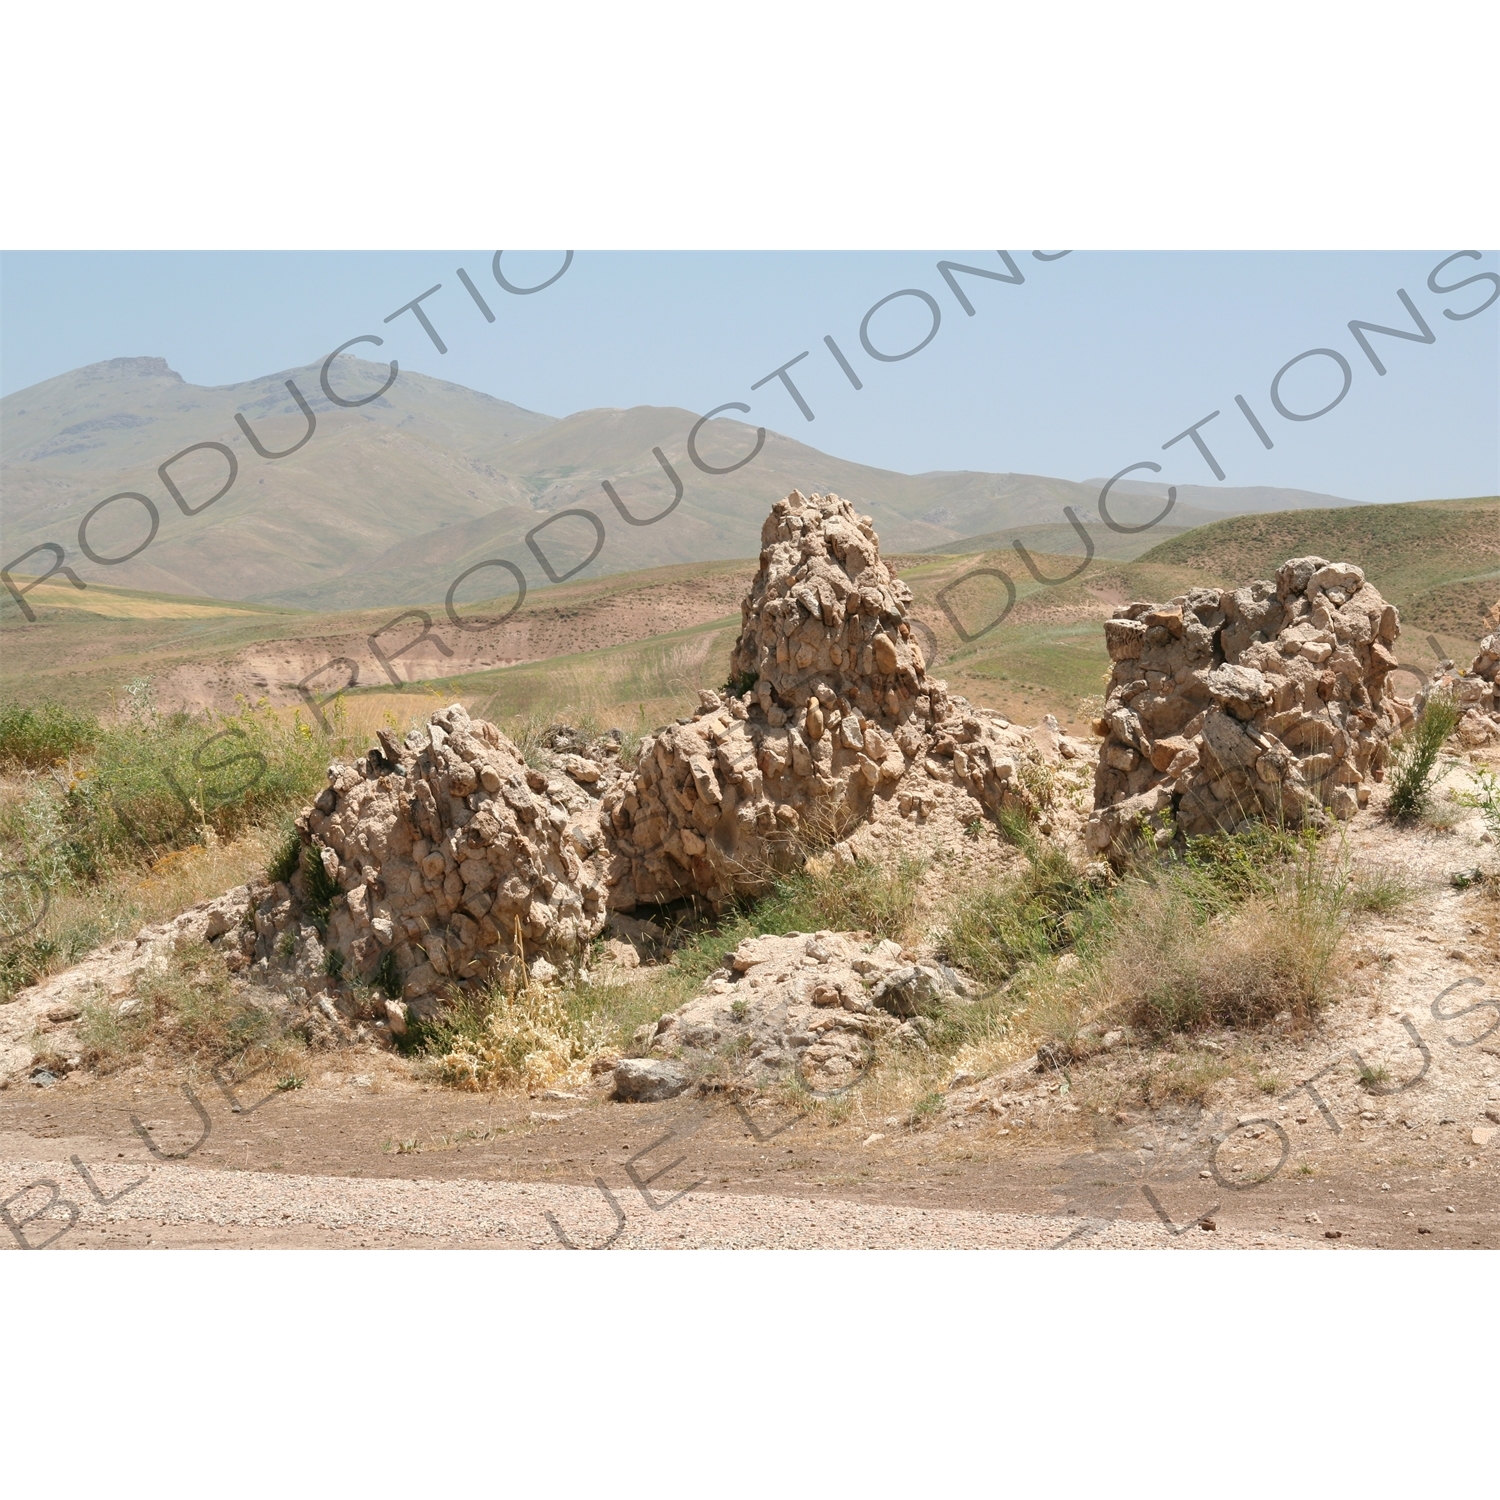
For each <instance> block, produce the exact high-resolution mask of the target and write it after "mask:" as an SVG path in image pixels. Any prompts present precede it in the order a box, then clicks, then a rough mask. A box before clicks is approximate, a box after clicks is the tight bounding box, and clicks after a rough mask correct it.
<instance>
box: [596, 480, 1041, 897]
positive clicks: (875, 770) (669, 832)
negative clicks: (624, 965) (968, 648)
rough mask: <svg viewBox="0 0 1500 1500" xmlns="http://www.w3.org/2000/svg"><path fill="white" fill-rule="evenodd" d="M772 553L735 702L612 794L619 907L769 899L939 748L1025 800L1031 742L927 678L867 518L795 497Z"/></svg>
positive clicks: (746, 631) (663, 735)
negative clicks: (778, 875)
mask: <svg viewBox="0 0 1500 1500" xmlns="http://www.w3.org/2000/svg"><path fill="white" fill-rule="evenodd" d="M761 544H762V546H761V554H760V567H759V570H758V571H757V573H756V576H755V579H754V582H753V583H752V585H751V588H750V591H749V592H748V594H747V595H746V596H745V600H744V604H743V606H742V613H743V625H742V629H741V632H740V636H739V639H738V641H737V642H736V644H735V647H734V650H733V653H732V655H731V658H730V678H731V687H730V690H729V692H728V694H727V696H723V697H721V696H720V695H719V694H716V693H704V694H703V695H702V702H701V705H700V707H699V709H698V711H697V712H696V713H695V714H693V715H692V716H691V717H690V718H687V719H682V720H679V721H678V723H676V724H675V725H672V726H670V727H668V728H666V729H662V730H660V731H658V732H657V733H656V734H655V735H651V736H648V737H647V739H646V740H644V741H643V742H642V745H641V752H640V759H639V763H638V765H637V767H636V771H635V776H634V778H633V780H632V781H625V782H621V783H619V784H617V785H616V786H615V787H613V788H611V789H610V790H609V791H607V792H606V793H605V795H604V798H603V801H602V803H601V813H602V816H603V823H604V828H605V831H606V834H607V836H608V837H609V839H610V840H611V842H612V844H613V847H614V850H615V857H614V860H613V861H612V863H611V866H610V870H609V873H608V876H607V879H608V882H609V885H610V898H609V904H610V906H611V907H613V908H615V909H617V910H622V911H628V910H630V909H631V908H632V907H633V906H634V905H635V904H636V903H637V902H641V901H662V900H670V899H673V898H675V897H679V896H684V895H688V894H694V895H699V896H702V897H704V898H705V899H706V900H708V901H709V902H710V903H713V904H719V903H722V902H725V901H727V900H729V899H731V898H732V897H733V896H734V895H736V894H737V893H741V892H746V891H753V890H756V889H758V888H760V887H761V886H763V885H764V883H765V881H766V879H767V878H768V876H769V874H770V872H771V871H772V869H773V868H775V867H776V866H777V865H778V864H779V863H781V862H783V861H784V860H785V858H786V857H787V856H788V854H789V852H790V851H793V850H795V849H796V848H798V847H799V846H801V847H805V846H806V845H807V844H808V843H812V842H817V841H820V840H826V839H828V838H830V837H837V836H840V835H841V834H842V833H843V832H845V831H847V830H848V829H850V828H853V827H854V826H856V825H857V824H858V823H859V822H860V821H861V820H862V819H863V818H864V817H865V816H866V815H867V814H868V812H869V809H870V807H871V804H872V802H873V799H874V798H875V797H876V796H886V797H891V796H897V797H900V795H901V792H900V790H899V789H900V787H901V786H902V785H903V783H904V782H905V778H907V776H908V773H909V772H911V771H912V768H913V767H914V766H918V767H920V765H921V763H922V762H923V760H924V758H925V757H926V756H928V755H929V754H930V753H932V752H933V751H934V750H935V749H936V747H937V745H938V742H939V741H941V742H942V749H941V750H940V751H939V752H938V753H940V754H942V755H944V756H949V755H951V756H953V757H954V759H955V770H956V772H957V774H960V775H961V776H962V778H963V780H964V782H965V784H966V785H969V786H970V787H971V789H973V791H974V794H975V795H976V796H977V797H979V798H980V800H981V801H982V802H983V804H984V806H986V807H988V808H990V809H995V808H998V807H1000V806H1003V805H1007V804H1010V803H1013V804H1015V805H1021V803H1022V802H1024V801H1025V800H1026V798H1027V796H1028V794H1027V792H1026V791H1025V789H1024V788H1023V786H1022V784H1021V780H1020V778H1019V777H1018V776H1017V775H1016V755H1017V754H1020V753H1022V752H1021V749H1020V744H1019V739H1020V736H1019V735H1017V734H1016V733H1014V732H1010V731H1009V726H1005V727H1004V729H1001V728H998V727H996V726H997V724H998V725H1003V724H1004V721H1003V720H996V718H995V716H993V715H983V714H980V713H978V712H977V711H973V710H968V711H967V712H964V713H963V714H962V716H961V717H958V718H954V716H953V714H952V713H951V712H950V708H951V707H952V706H951V705H950V703H949V699H948V697H947V692H946V684H944V683H943V682H941V681H939V680H936V679H934V678H932V677H930V676H929V675H928V674H927V670H926V664H925V663H924V661H923V659H922V651H921V648H920V646H919V645H918V644H917V642H916V641H915V640H914V639H913V638H912V634H911V629H910V626H909V625H908V624H907V620H906V610H907V606H908V605H909V604H910V602H911V594H910V592H909V591H908V589H907V588H906V586H905V585H904V584H902V583H901V582H900V581H899V580H897V579H896V578H895V577H894V576H893V575H892V574H891V572H890V569H889V568H888V567H887V566H886V565H885V563H883V562H882V561H881V559H880V542H879V538H878V537H877V536H876V535H875V531H874V528H873V526H872V525H871V522H870V519H869V517H868V516H860V515H857V514H856V513H855V510H854V508H853V506H851V505H850V504H849V502H848V501H847V500H842V499H840V498H839V497H838V496H837V495H814V496H812V497H811V498H810V499H807V498H804V497H803V496H802V495H801V494H799V493H798V492H796V491H795V490H794V491H793V492H792V493H791V494H790V495H788V496H787V497H786V499H784V500H778V501H777V502H776V504H775V506H774V507H773V508H772V511H771V514H770V516H769V517H768V518H767V520H766V524H765V526H764V528H763V529H762V532H761ZM957 707H958V708H959V709H961V710H964V709H967V706H966V705H962V704H958V705H957ZM950 719H953V722H951V723H950V722H949V720H950ZM1012 740H1015V741H1016V743H1015V744H1014V745H1013V744H1012V743H1011V742H1012ZM1028 744H1029V741H1028ZM1032 753H1034V751H1033V752H1032ZM923 780H924V784H925V778H923ZM926 795H927V794H926V793H925V791H924V790H923V789H922V788H921V787H918V788H917V789H916V790H914V791H912V792H910V793H909V794H908V800H909V801H910V800H915V799H918V798H919V797H921V796H926Z"/></svg>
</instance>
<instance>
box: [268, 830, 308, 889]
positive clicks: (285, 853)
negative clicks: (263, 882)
mask: <svg viewBox="0 0 1500 1500" xmlns="http://www.w3.org/2000/svg"><path fill="white" fill-rule="evenodd" d="M301 859H302V835H301V834H300V833H298V832H297V830H296V829H295V828H294V829H292V831H291V832H290V833H288V834H287V836H286V837H285V838H284V839H283V840H282V841H281V843H280V844H278V845H277V846H276V852H275V853H274V854H272V856H271V861H270V863H269V864H268V865H267V866H266V879H267V880H271V881H276V882H279V883H280V884H282V885H285V884H286V883H287V881H289V880H290V879H291V878H292V876H293V875H295V874H296V873H297V866H298V864H299V863H300V861H301Z"/></svg>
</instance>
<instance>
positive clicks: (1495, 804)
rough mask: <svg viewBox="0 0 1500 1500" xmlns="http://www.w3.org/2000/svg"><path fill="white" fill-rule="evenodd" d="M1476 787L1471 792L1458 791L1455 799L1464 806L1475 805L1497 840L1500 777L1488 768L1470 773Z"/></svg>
mask: <svg viewBox="0 0 1500 1500" xmlns="http://www.w3.org/2000/svg"><path fill="white" fill-rule="evenodd" d="M1470 774H1471V775H1472V776H1473V777H1474V780H1475V783H1476V787H1475V790H1474V791H1472V792H1459V793H1458V794H1457V795H1456V797H1455V799H1454V800H1455V801H1457V802H1459V803H1460V804H1461V805H1462V806H1464V807H1477V808H1478V809H1479V810H1480V812H1481V813H1483V814H1484V821H1485V822H1486V823H1487V824H1488V825H1489V830H1490V832H1491V833H1492V834H1494V836H1495V838H1496V839H1497V840H1500V777H1497V776H1496V775H1495V773H1494V772H1493V771H1491V770H1489V769H1484V770H1479V771H1474V772H1471V773H1470Z"/></svg>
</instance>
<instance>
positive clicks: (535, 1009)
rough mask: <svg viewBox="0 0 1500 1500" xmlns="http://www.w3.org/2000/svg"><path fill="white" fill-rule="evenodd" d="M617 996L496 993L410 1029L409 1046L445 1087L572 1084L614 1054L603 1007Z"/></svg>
mask: <svg viewBox="0 0 1500 1500" xmlns="http://www.w3.org/2000/svg"><path fill="white" fill-rule="evenodd" d="M590 991H592V992H591V993H590ZM618 998H619V997H617V996H615V995H614V994H613V992H612V991H608V987H597V988H595V987H591V986H589V987H579V988H578V989H575V990H573V991H571V992H563V991H559V990H553V989H543V988H541V987H539V986H526V987H524V988H522V989H520V990H517V991H514V992H512V991H509V990H505V989H501V988H496V989H493V990H491V991H489V992H488V993H487V994H485V995H483V996H482V997H480V998H479V999H477V1000H473V1001H468V1002H463V1003H460V1004H458V1005H456V1006H455V1007H453V1008H452V1009H451V1010H450V1011H449V1012H448V1013H447V1014H446V1015H444V1016H443V1017H442V1018H441V1019H440V1020H438V1021H430V1022H424V1023H418V1024H417V1026H415V1027H414V1028H413V1033H412V1034H411V1045H414V1046H418V1047H420V1048H421V1049H422V1050H425V1051H426V1052H427V1053H428V1054H429V1056H430V1057H431V1068H432V1071H433V1074H434V1076H435V1077H436V1078H437V1079H438V1081H439V1082H441V1083H444V1084H446V1085H448V1087H450V1088H458V1089H469V1090H475V1091H477V1090H482V1089H501V1088H516V1087H520V1088H527V1089H534V1088H544V1087H546V1086H547V1085H549V1084H555V1083H559V1082H569V1083H580V1082H582V1081H583V1080H584V1079H585V1078H586V1077H587V1076H588V1072H589V1064H590V1062H591V1061H592V1060H593V1059H594V1058H595V1057H598V1056H600V1055H603V1054H608V1053H613V1052H617V1051H618V1050H619V1044H620V1028H619V1026H618V1024H617V1023H616V1022H615V1020H614V1019H613V1017H612V1016H611V1015H610V1010H611V1009H612V1007H611V1005H610V1003H609V1002H610V1001H611V1000H613V999H618Z"/></svg>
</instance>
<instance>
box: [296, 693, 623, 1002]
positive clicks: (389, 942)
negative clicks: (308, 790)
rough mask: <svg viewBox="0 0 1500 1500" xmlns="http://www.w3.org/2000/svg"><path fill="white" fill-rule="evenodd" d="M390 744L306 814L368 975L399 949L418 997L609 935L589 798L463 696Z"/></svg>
mask: <svg viewBox="0 0 1500 1500" xmlns="http://www.w3.org/2000/svg"><path fill="white" fill-rule="evenodd" d="M380 741H381V745H380V748H379V749H378V750H372V751H371V752H370V753H369V754H368V755H367V756H366V757H364V759H363V760H361V761H359V762H357V763H355V764H354V765H335V766H332V767H330V768H329V773H328V777H329V779H328V786H327V787H326V788H325V789H324V790H323V791H322V792H321V793H320V794H319V796H318V799H317V801H316V802H315V803H314V804H313V806H312V807H310V808H309V809H308V810H307V811H306V812H304V813H303V815H302V817H301V818H300V819H299V820H298V827H299V828H300V829H301V830H302V832H303V834H304V836H305V837H306V839H307V840H308V842H309V844H310V847H311V850H312V854H313V856H314V857H315V858H316V859H317V860H318V861H319V863H320V864H321V866H322V868H323V870H324V872H325V873H326V875H327V877H328V878H329V880H330V881H332V882H333V883H335V884H336V886H337V894H336V896H335V897H334V899H333V902H332V905H331V909H330V913H329V918H328V934H327V944H328V946H329V947H333V948H336V949H337V950H338V951H339V952H341V953H342V954H343V955H344V956H345V961H346V963H347V964H349V965H350V966H351V967H352V969H353V971H354V972H355V973H356V974H358V975H360V976H362V977H365V978H369V977H372V976H374V975H375V974H376V973H377V972H378V971H379V968H380V965H381V963H382V960H383V959H384V958H385V956H386V955H387V954H390V955H392V958H393V961H394V963H395V966H396V970H397V973H398V975H399V977H400V978H401V980H402V982H403V986H404V991H403V992H404V994H405V996H406V998H408V999H414V998H419V997H421V996H424V995H427V994H430V993H432V992H433V991H435V990H437V989H438V988H440V987H442V986H443V985H444V984H445V982H446V983H451V982H457V981H463V980H471V979H485V978H489V977H492V976H494V975H496V974H497V973H500V972H502V971H503V970H504V969H505V968H506V967H507V966H508V965H510V964H511V963H512V962H514V961H515V960H516V959H517V958H519V957H520V956H521V955H522V954H523V953H524V954H525V955H526V956H527V957H528V958H529V957H531V956H532V955H552V956H559V955H566V954H568V953H571V952H573V951H575V950H576V949H577V948H578V947H579V945H580V944H584V943H587V942H588V941H590V940H591V939H592V938H594V937H595V936H597V934H598V933H599V932H600V931H601V929H602V928H603V925H604V902H605V891H604V885H603V880H602V874H601V871H600V870H599V869H598V868H597V862H596V859H595V856H596V854H597V852H598V849H599V839H598V832H597V820H596V819H595V818H594V816H593V814H592V808H591V806H590V804H589V800H588V798H587V796H586V795H584V794H582V793H581V792H580V790H579V789H578V788H577V787H574V786H571V785H570V784H568V783H566V782H565V781H564V780H563V778H562V777H560V776H556V777H549V776H546V775H544V774H543V773H541V772H540V771H537V770H534V769H532V768H531V767H529V766H527V765H526V763H525V761H524V760H522V758H521V755H520V753H519V752H518V751H517V749H516V747H515V746H514V745H513V744H512V743H511V742H510V741H509V740H508V739H506V737H505V736H504V735H503V734H501V733H500V731H499V730H498V729H496V728H495V726H494V725H493V724H490V723H487V722H485V721H483V720H471V719H470V718H469V715H468V714H467V713H466V712H465V710H464V709H463V708H462V707H461V706H460V705H457V704H455V705H454V706H453V707H451V708H447V709H444V710H442V711H441V712H439V713H436V714H434V715H433V716H432V718H431V720H430V721H429V723H428V725H427V727H426V728H425V729H419V730H413V731H412V733H411V734H409V735H408V736H407V737H406V740H405V742H404V743H398V742H397V741H396V740H395V738H394V737H393V736H391V735H389V734H386V733H384V732H382V734H381V736H380ZM299 882H300V883H301V886H302V889H303V892H304V897H303V900H304V905H305V904H306V902H307V900H308V899H310V892H309V891H308V888H307V882H306V880H305V878H304V877H299Z"/></svg>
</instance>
